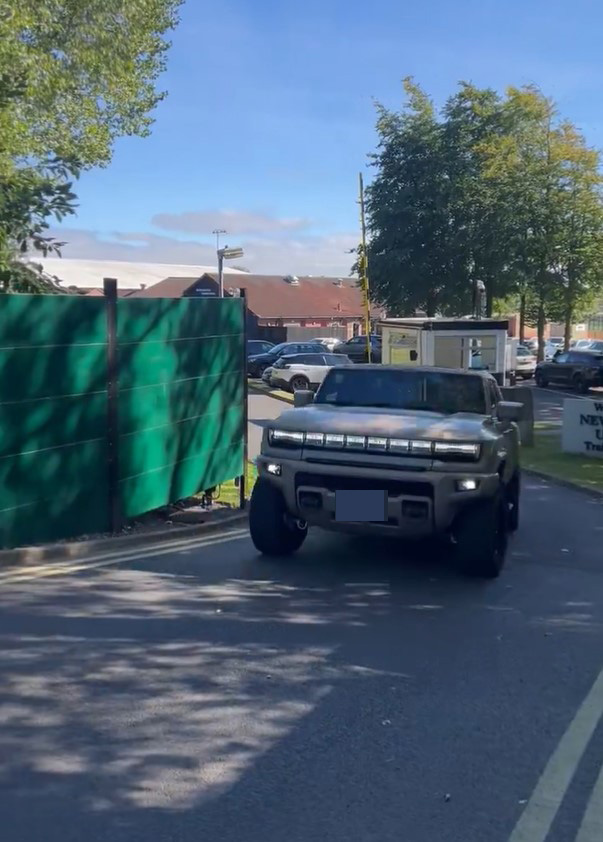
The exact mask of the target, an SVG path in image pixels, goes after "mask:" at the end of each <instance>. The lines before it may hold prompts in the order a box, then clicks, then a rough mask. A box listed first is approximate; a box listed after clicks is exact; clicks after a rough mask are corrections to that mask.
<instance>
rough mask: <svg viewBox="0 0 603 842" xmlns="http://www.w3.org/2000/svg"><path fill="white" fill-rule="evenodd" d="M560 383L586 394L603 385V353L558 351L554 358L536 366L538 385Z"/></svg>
mask: <svg viewBox="0 0 603 842" xmlns="http://www.w3.org/2000/svg"><path fill="white" fill-rule="evenodd" d="M549 383H558V384H560V385H563V386H572V387H573V388H574V389H578V391H579V392H582V394H586V393H587V392H588V390H589V389H590V388H592V387H593V386H603V354H601V353H598V352H596V351H590V350H589V351H558V352H557V353H556V354H555V356H554V357H553V359H552V360H548V361H546V362H542V363H539V364H538V365H537V366H536V385H537V386H543V387H544V386H548V384H549Z"/></svg>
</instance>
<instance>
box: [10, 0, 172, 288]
mask: <svg viewBox="0 0 603 842" xmlns="http://www.w3.org/2000/svg"><path fill="white" fill-rule="evenodd" d="M181 2H182V0H19V2H17V0H8V1H7V0H4V2H2V1H1V0H0V270H1V271H2V272H4V273H5V275H6V273H7V272H9V270H10V267H11V266H14V260H15V256H16V254H18V253H19V252H24V251H27V250H28V249H30V248H33V249H34V250H41V251H43V252H45V251H47V250H49V249H50V250H53V249H56V248H57V247H58V245H59V244H57V243H54V242H53V241H52V240H50V239H49V238H47V237H45V236H44V231H45V229H46V228H47V226H48V219H49V218H50V217H55V218H57V219H60V218H61V217H62V216H63V215H65V214H68V213H72V212H73V210H74V202H75V196H74V194H73V192H72V186H71V185H72V181H73V179H74V178H77V176H78V174H79V172H80V171H81V170H82V169H87V168H90V167H93V166H98V165H101V166H103V165H106V164H107V163H108V162H109V161H110V159H111V152H112V147H113V142H114V141H115V139H116V138H117V137H120V136H123V135H138V136H145V135H147V134H148V133H149V131H150V125H151V123H152V117H151V113H152V111H153V109H154V107H155V106H156V105H157V103H158V102H159V101H160V100H161V99H162V98H163V96H164V94H163V93H161V92H159V91H157V90H156V87H155V83H156V80H157V78H158V76H159V75H160V73H161V71H162V70H163V68H164V66H165V55H166V50H167V49H168V47H169V43H168V42H167V41H166V40H165V38H164V35H165V33H166V32H167V31H168V30H169V29H171V28H172V27H173V26H175V24H176V21H177V12H178V7H179V6H180V4H181ZM15 277H16V278H17V279H22V273H21V272H19V271H17V272H16V275H15ZM5 286H6V284H5Z"/></svg>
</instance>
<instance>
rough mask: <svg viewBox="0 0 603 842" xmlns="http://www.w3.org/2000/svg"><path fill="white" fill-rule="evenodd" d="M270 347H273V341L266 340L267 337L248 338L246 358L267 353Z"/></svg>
mask: <svg viewBox="0 0 603 842" xmlns="http://www.w3.org/2000/svg"><path fill="white" fill-rule="evenodd" d="M272 348H274V342H268V340H267V339H248V340H247V359H249V357H257V355H258V354H267V353H268V352H269V351H271V350H272Z"/></svg>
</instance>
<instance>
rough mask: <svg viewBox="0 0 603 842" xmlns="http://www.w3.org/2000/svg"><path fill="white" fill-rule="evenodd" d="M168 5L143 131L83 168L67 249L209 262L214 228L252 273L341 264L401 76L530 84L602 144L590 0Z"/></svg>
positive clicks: (231, 0)
mask: <svg viewBox="0 0 603 842" xmlns="http://www.w3.org/2000/svg"><path fill="white" fill-rule="evenodd" d="M181 18H182V20H181V24H180V26H179V28H178V30H177V31H176V32H175V33H173V37H172V40H173V47H172V50H171V52H170V55H169V64H168V70H167V72H166V74H165V75H164V76H163V77H162V79H161V86H162V87H163V88H164V89H166V90H167V91H168V94H169V95H168V98H167V99H166V100H165V101H164V102H163V103H162V104H161V105H160V107H159V108H158V109H157V113H156V123H155V125H154V127H153V134H152V136H151V137H150V138H146V139H132V138H127V139H122V140H120V141H119V142H118V143H117V145H116V148H115V155H114V159H113V162H112V164H111V166H110V167H109V168H107V169H105V170H97V171H94V172H90V173H87V174H86V175H84V176H83V177H82V179H81V181H80V183H79V184H78V186H77V192H78V195H79V198H80V209H79V212H78V216H77V218H71V219H68V220H67V221H66V223H65V225H64V226H63V230H62V231H61V236H62V237H63V238H64V239H67V240H68V241H69V245H68V246H67V247H66V248H65V249H64V256H65V257H90V258H93V257H106V258H115V259H130V260H149V261H157V262H171V263H211V262H213V261H212V248H215V246H213V245H212V244H213V238H212V237H211V234H210V232H211V230H212V228H215V227H221V228H227V229H228V231H229V237H228V238H227V239H228V240H229V241H230V242H231V244H237V245H238V244H239V243H242V244H243V245H244V247H245V249H246V258H245V259H244V260H243V261H242V262H243V263H244V264H245V265H246V266H248V267H249V268H250V269H252V270H255V271H268V272H282V273H289V272H292V273H297V274H302V273H312V274H342V273H343V274H347V273H348V271H349V264H350V259H349V255H347V254H346V250H347V249H348V248H349V247H351V246H352V245H353V244H354V242H355V241H356V239H357V228H358V219H357V217H358V212H357V206H356V191H357V177H358V172H359V170H360V169H365V168H366V164H367V154H368V153H369V152H370V151H371V150H372V149H373V148H374V146H375V135H374V105H373V100H374V99H378V100H380V101H381V102H383V103H385V104H386V105H388V106H390V107H396V106H397V105H400V104H401V102H402V90H401V81H400V80H401V79H402V78H403V77H404V76H406V75H413V76H415V78H416V79H417V81H418V82H419V83H420V84H421V85H422V86H423V87H424V88H425V89H426V90H427V91H428V92H429V93H430V94H431V95H432V96H433V98H434V99H435V101H436V103H438V104H441V103H443V101H444V100H445V99H446V97H447V96H448V95H450V94H451V93H452V92H453V91H454V88H455V85H456V83H457V81H458V80H460V79H466V80H471V81H472V82H474V83H476V84H478V85H483V86H491V87H495V88H497V89H499V90H504V88H505V87H506V86H507V85H510V84H513V85H521V84H524V83H536V84H538V85H539V86H540V87H541V88H542V89H543V91H544V92H545V93H547V94H548V95H550V96H552V97H554V98H555V99H556V100H557V102H558V105H559V109H560V112H561V113H562V114H563V115H564V116H567V117H569V118H570V119H572V120H574V121H575V122H576V123H577V124H578V125H579V126H580V127H581V128H582V129H583V130H584V131H585V133H586V135H587V138H588V140H589V142H590V143H591V144H593V145H596V146H603V117H602V116H601V103H602V102H603V73H602V70H603V60H602V59H601V57H600V56H601V46H600V38H601V30H602V25H603V6H602V5H601V4H600V2H599V0H573V2H571V3H570V2H568V0H564V1H563V2H561V1H560V0H548V2H545V0H415V2H412V3H406V2H404V0H398V1H397V2H396V0H372V2H370V3H360V2H359V0H347V2H344V1H343V0H322V2H319V0H305V2H303V3H292V2H291V3H288V2H286V0H285V2H282V0H281V2H276V0H221V2H220V3H215V2H212V3H209V2H206V0H186V2H185V4H184V6H183V8H182V14H181ZM367 177H368V178H370V173H369V172H367ZM59 230H61V229H59Z"/></svg>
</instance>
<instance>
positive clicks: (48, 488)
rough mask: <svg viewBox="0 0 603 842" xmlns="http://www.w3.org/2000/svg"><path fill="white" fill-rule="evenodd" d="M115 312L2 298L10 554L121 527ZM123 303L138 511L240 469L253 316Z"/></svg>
mask: <svg viewBox="0 0 603 842" xmlns="http://www.w3.org/2000/svg"><path fill="white" fill-rule="evenodd" d="M105 304H106V302H105V299H103V298H93V297H73V296H69V297H67V296H65V297H62V296H42V295H40V296H17V295H15V296H9V295H6V296H2V299H1V300H0V306H1V316H2V318H1V319H0V348H1V351H2V352H1V354H0V411H1V416H0V433H1V435H0V546H16V545H19V544H27V543H39V542H42V541H49V540H55V539H60V538H67V537H74V536H76V535H82V534H91V533H97V532H105V531H107V530H109V529H110V527H111V523H110V515H109V513H110V509H111V507H110V502H109V501H110V493H111V489H110V488H109V481H108V453H109V450H108V439H107V346H106V338H107V325H106V309H105ZM139 304H142V305H146V306H145V310H144V317H140V318H136V310H137V307H138V305H139ZM122 305H123V308H122ZM149 305H150V306H149ZM118 308H121V309H120V310H119V312H121V326H122V331H121V335H120V334H119V333H118V340H119V339H121V340H123V345H122V346H121V347H120V354H119V380H120V395H119V407H118V414H119V429H120V432H121V436H120V438H119V450H120V465H121V482H120V486H119V494H120V497H121V501H120V508H121V510H122V514H123V515H124V516H125V517H132V516H135V515H138V514H141V513H143V512H145V511H149V510H150V509H152V508H155V507H157V506H161V505H164V504H166V503H168V502H174V501H175V500H177V499H179V498H180V497H184V496H187V495H188V494H191V493H194V492H196V491H198V490H202V489H203V488H205V487H208V486H211V485H215V484H217V483H219V482H221V481H224V480H225V479H229V478H231V477H233V476H235V475H237V474H238V473H240V472H241V471H242V462H243V437H244V434H245V430H244V423H243V418H244V403H243V402H244V388H243V387H244V372H243V366H242V360H243V337H242V332H241V331H242V327H241V325H242V315H241V314H242V309H241V307H240V302H239V301H236V302H233V301H224V302H218V301H212V302H206V301H198V300H185V301H177V302H174V301H165V300H161V299H156V300H152V301H150V302H121V301H120V302H119V303H118Z"/></svg>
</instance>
